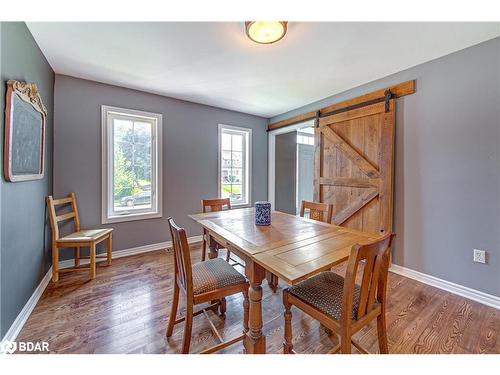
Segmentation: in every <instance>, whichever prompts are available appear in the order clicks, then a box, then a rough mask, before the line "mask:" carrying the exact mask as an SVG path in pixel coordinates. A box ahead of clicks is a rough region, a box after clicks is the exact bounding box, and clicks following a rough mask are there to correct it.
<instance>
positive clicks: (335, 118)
mask: <svg viewBox="0 0 500 375" xmlns="http://www.w3.org/2000/svg"><path fill="white" fill-rule="evenodd" d="M384 111H385V103H384V102H381V103H377V104H372V105H369V106H366V107H361V108H357V109H353V110H350V111H347V112H341V113H337V114H334V115H330V116H326V117H321V118H320V119H319V126H320V127H321V126H326V125H330V124H334V123H336V122H342V121H350V120H354V119H357V118H361V117H366V116H372V115H376V114H379V113H382V112H384Z"/></svg>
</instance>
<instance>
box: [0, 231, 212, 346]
mask: <svg viewBox="0 0 500 375" xmlns="http://www.w3.org/2000/svg"><path fill="white" fill-rule="evenodd" d="M202 240H203V236H194V237H189V238H188V243H190V244H191V243H195V242H201V241H202ZM170 247H172V241H166V242H159V243H154V244H150V245H144V246H138V247H133V248H130V249H124V250H117V251H113V259H116V258H122V257H126V256H131V255H137V254H142V253H147V252H149V251H156V250H162V249H167V248H170ZM88 262H89V260H88V259H83V260H82V261H81V264H85V263H88ZM73 265H74V262H73V259H69V260H63V261H60V262H59V268H68V267H73ZM51 277H52V267H50V268H49V270H48V271H47V273H46V274H45V276H44V277H43V279H42V281H40V284H38V286H37V287H36V289H35V291H34V292H33V294H32V295H31V297H30V299H29V300H28V302H26V304H25V305H24V307H23V309H22V310H21V312H20V313H19V315H18V316H17V318H16V320H14V323H12V325H11V326H10V328H9V330H8V331H7V333H6V334H5V336H4V337H3V338H2V340H1V342H2V343H3V342H4V341H15V340H16V338H17V335H18V334H19V332H21V329H22V328H23V326H24V324H25V323H26V321H27V320H28V318H29V316H30V315H31V312H32V311H33V309H34V308H35V306H36V304H37V303H38V300H39V299H40V297H41V296H42V294H43V292H44V290H45V288H46V287H47V285H49V283H50V279H51Z"/></svg>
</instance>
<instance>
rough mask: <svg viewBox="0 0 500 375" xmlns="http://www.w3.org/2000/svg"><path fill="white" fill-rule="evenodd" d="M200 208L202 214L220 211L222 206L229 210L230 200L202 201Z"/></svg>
mask: <svg viewBox="0 0 500 375" xmlns="http://www.w3.org/2000/svg"><path fill="white" fill-rule="evenodd" d="M201 206H202V208H203V212H213V211H222V210H223V209H224V206H226V209H228V210H230V209H231V200H230V199H229V198H217V199H202V200H201Z"/></svg>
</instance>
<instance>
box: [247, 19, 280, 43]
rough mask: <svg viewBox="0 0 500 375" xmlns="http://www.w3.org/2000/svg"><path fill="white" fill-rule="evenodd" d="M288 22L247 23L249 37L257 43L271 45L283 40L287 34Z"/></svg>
mask: <svg viewBox="0 0 500 375" xmlns="http://www.w3.org/2000/svg"><path fill="white" fill-rule="evenodd" d="M287 24H288V22H286V21H247V22H245V29H246V33H247V36H248V37H249V38H250V39H251V40H253V41H254V42H255V43H260V44H271V43H275V42H277V41H278V40H280V39H282V38H283V37H284V36H285V34H286V28H287Z"/></svg>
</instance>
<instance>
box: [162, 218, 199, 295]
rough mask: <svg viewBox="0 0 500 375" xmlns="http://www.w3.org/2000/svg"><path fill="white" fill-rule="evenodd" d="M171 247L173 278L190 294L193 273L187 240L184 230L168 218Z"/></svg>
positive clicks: (191, 291)
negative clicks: (173, 268)
mask: <svg viewBox="0 0 500 375" xmlns="http://www.w3.org/2000/svg"><path fill="white" fill-rule="evenodd" d="M168 225H169V226H170V235H171V237H172V247H173V249H174V264H175V280H176V282H177V285H179V287H180V288H182V289H183V290H184V292H185V293H186V294H187V295H188V296H191V295H192V293H193V273H192V269H191V254H190V251H189V244H188V242H187V235H186V230H185V229H184V228H181V227H179V226H178V225H177V224H175V222H174V219H172V218H171V217H169V218H168Z"/></svg>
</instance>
